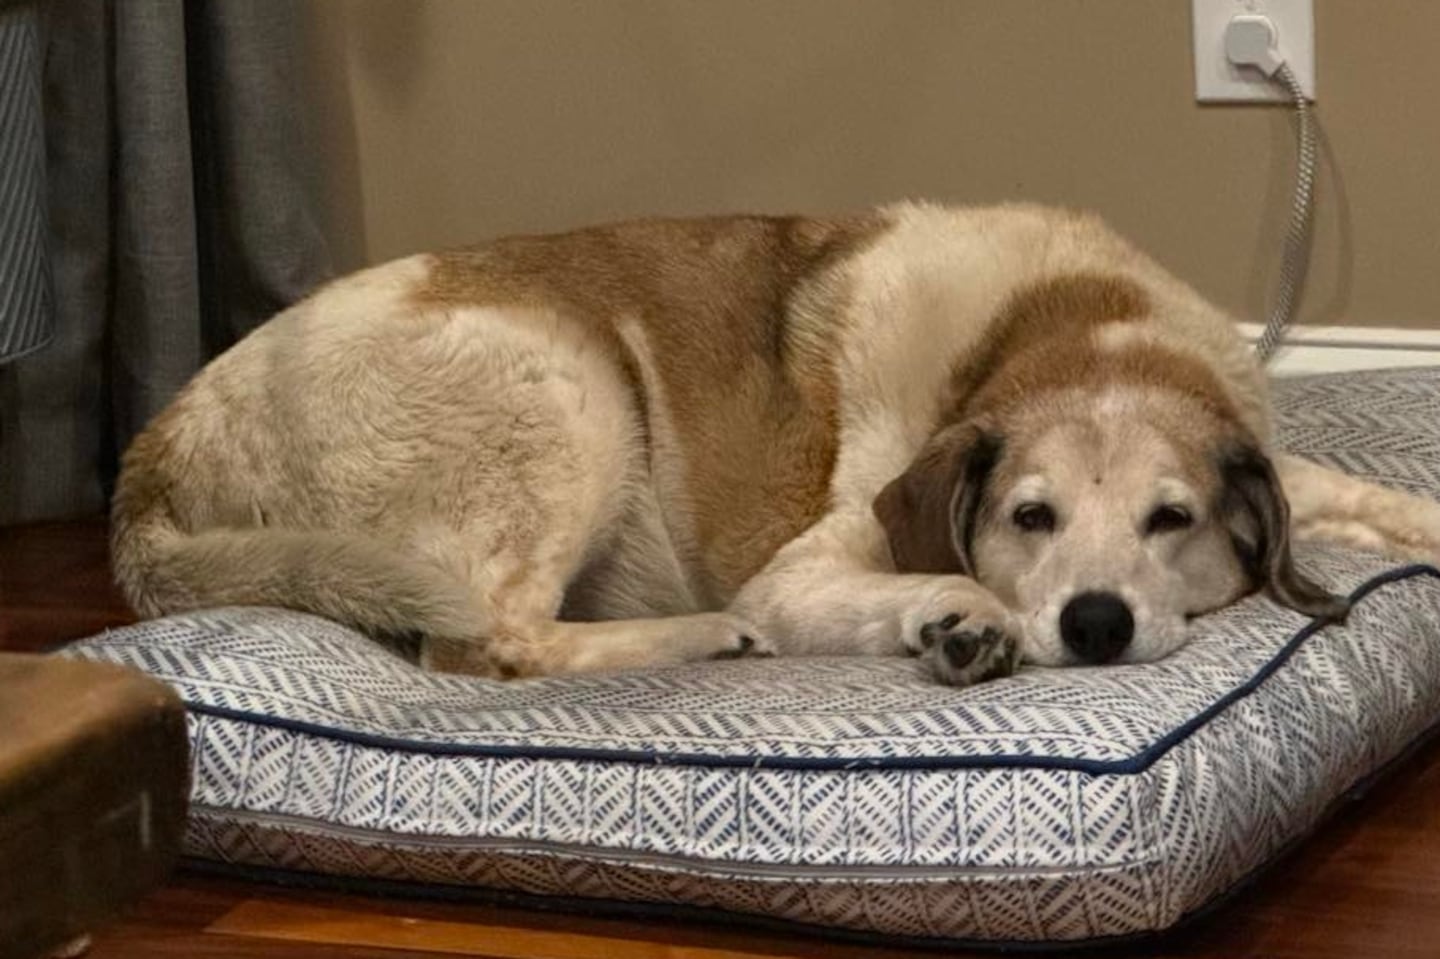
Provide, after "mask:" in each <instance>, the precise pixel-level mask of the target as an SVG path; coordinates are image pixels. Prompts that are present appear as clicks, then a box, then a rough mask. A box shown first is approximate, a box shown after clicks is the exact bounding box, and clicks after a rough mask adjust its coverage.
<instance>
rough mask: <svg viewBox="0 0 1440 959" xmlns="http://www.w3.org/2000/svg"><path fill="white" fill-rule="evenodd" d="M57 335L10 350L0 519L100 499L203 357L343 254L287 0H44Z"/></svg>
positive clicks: (75, 510)
mask: <svg viewBox="0 0 1440 959" xmlns="http://www.w3.org/2000/svg"><path fill="white" fill-rule="evenodd" d="M41 9H42V14H43V16H44V28H45V34H46V58H45V66H44V69H45V77H44V105H45V139H46V151H47V162H46V167H47V174H48V178H49V216H50V250H49V253H50V260H51V269H52V272H53V276H54V290H55V317H56V327H57V330H56V336H55V339H54V341H53V342H52V343H51V345H50V346H49V347H48V348H46V349H44V350H41V351H40V352H38V353H34V354H32V355H30V356H28V357H26V358H24V359H21V360H18V361H16V362H13V363H10V364H8V365H5V366H0V524H6V523H14V522H21V521H28V520H36V519H45V518H54V517H64V516H74V515H83V514H93V513H96V512H99V511H100V510H102V509H103V508H104V505H105V500H106V497H107V495H108V492H109V488H110V484H111V483H112V482H113V479H114V473H115V469H116V464H117V460H118V456H119V454H120V452H121V451H123V449H124V447H125V445H126V444H127V443H128V442H129V440H130V438H131V437H132V436H133V435H134V434H135V432H136V431H137V430H138V429H139V428H140V427H142V426H143V425H144V423H145V422H146V421H147V420H148V419H149V418H150V417H151V416H153V415H154V414H155V413H156V412H158V411H159V410H160V409H161V408H162V407H163V406H164V405H165V403H166V402H167V401H168V400H169V399H170V397H171V396H173V395H174V393H175V392H176V390H178V389H179V388H180V387H181V386H183V385H184V383H185V382H186V381H187V380H188V379H189V378H190V377H191V376H192V375H193V374H194V373H195V371H196V370H197V369H199V368H200V366H202V365H203V364H204V363H205V362H206V361H207V360H208V359H209V358H211V357H212V356H214V355H215V354H216V353H218V352H220V351H221V350H223V349H224V348H225V347H227V346H229V345H230V344H231V343H233V342H234V341H235V340H236V339H238V338H239V337H240V336H243V335H244V334H245V333H246V332H247V331H249V330H250V329H252V328H253V327H254V326H256V325H257V324H258V323H260V322H262V321H263V320H264V319H265V318H266V317H268V316H270V315H271V314H273V313H275V312H276V311H277V310H279V309H281V308H283V307H284V306H286V305H287V304H289V303H292V302H294V301H295V300H296V299H298V298H300V297H301V296H303V295H304V294H305V293H306V292H308V291H309V290H310V289H311V288H313V287H314V286H315V285H316V284H317V283H318V282H320V281H321V280H323V279H324V278H325V277H326V276H327V275H328V274H329V272H330V265H329V263H330V259H329V254H328V251H327V248H326V244H325V240H324V236H323V234H322V232H321V227H320V219H319V215H318V202H317V197H318V196H319V191H318V186H319V184H318V181H317V170H316V166H315V162H314V160H315V158H314V153H313V150H312V149H311V147H312V141H311V140H310V137H309V135H308V134H309V127H308V124H307V121H306V116H305V113H306V111H305V108H304V103H305V98H304V97H303V96H301V95H300V83H301V69H300V67H301V64H300V63H299V62H298V57H299V56H300V54H301V38H300V30H301V28H302V23H301V19H302V9H303V5H301V4H297V3H294V2H293V0H188V2H186V0H112V2H104V0H51V2H47V3H44V4H42V7H41Z"/></svg>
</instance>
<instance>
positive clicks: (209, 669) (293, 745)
mask: <svg viewBox="0 0 1440 959" xmlns="http://www.w3.org/2000/svg"><path fill="white" fill-rule="evenodd" d="M1277 393H1278V395H1277V398H1276V402H1277V409H1278V412H1279V420H1280V423H1281V435H1280V440H1281V445H1283V446H1285V447H1286V448H1289V449H1291V450H1293V451H1296V452H1299V453H1302V454H1305V455H1308V456H1310V457H1312V458H1314V459H1316V460H1319V461H1322V462H1327V463H1330V464H1332V465H1337V466H1340V467H1342V468H1344V469H1346V470H1348V471H1350V472H1354V473H1357V474H1361V475H1366V476H1368V477H1370V478H1374V479H1380V480H1383V481H1385V482H1388V483H1391V484H1393V485H1397V486H1401V487H1404V488H1408V489H1410V490H1412V491H1415V492H1421V493H1427V494H1429V495H1436V494H1437V493H1440V371H1388V372H1377V373H1364V374H1345V375H1336V376H1322V377H1311V378H1304V379H1298V380H1292V381H1289V382H1286V383H1283V384H1282V385H1281V386H1280V387H1279V388H1278V390H1277ZM1300 562H1301V564H1302V566H1303V568H1304V569H1305V570H1306V571H1307V572H1309V573H1311V574H1312V575H1314V576H1315V577H1316V578H1317V579H1319V580H1320V581H1321V582H1322V583H1324V584H1325V585H1326V586H1328V587H1330V588H1332V589H1336V590H1339V591H1344V592H1351V593H1353V594H1354V595H1355V596H1356V597H1357V600H1358V602H1357V604H1356V607H1355V610H1354V612H1353V614H1352V616H1351V618H1350V620H1349V622H1348V623H1347V624H1346V625H1344V626H1329V627H1325V628H1323V629H1322V628H1317V627H1316V626H1315V625H1314V624H1311V623H1309V622H1308V621H1307V620H1306V619H1305V618H1303V617H1301V616H1299V615H1297V614H1295V613H1293V612H1290V611H1288V610H1285V609H1282V608H1279V607H1277V606H1276V605H1274V604H1273V603H1271V602H1269V601H1268V600H1265V599H1263V598H1259V597H1255V598H1251V599H1249V600H1246V601H1245V602H1243V603H1241V604H1238V605H1237V606H1235V607H1232V608H1230V609H1228V610H1226V611H1224V612H1221V613H1219V614H1216V615H1213V616H1210V617H1207V618H1205V619H1204V620H1202V621H1201V622H1200V623H1199V624H1198V626H1197V637H1196V639H1195V640H1194V641H1193V642H1192V643H1191V644H1190V645H1188V646H1187V647H1186V648H1185V649H1183V650H1182V651H1180V652H1179V653H1177V654H1176V655H1174V656H1172V657H1170V658H1168V659H1166V660H1164V661H1162V662H1160V663H1155V664H1150V665H1144V666H1116V667H1104V668H1093V669H1060V670H1041V669H1028V668H1027V669H1025V670H1022V671H1021V673H1020V674H1018V675H1017V676H1014V677H1012V678H1009V679H1005V680H1000V681H996V682H991V683H985V684H982V685H980V686H976V687H972V688H969V689H961V690H957V689H951V688H947V687H943V686H940V685H937V684H935V683H934V682H933V681H932V680H931V679H930V678H929V677H928V676H927V675H926V674H925V673H924V671H923V670H922V668H921V667H920V666H919V664H917V663H916V662H914V661H910V660H905V659H898V658H897V659H884V660H876V659H838V658H837V659H817V660H804V661H793V660H791V661H787V660H754V661H745V660H740V661H734V662H724V663H710V664H703V665H695V666H683V667H667V668H660V669H653V670H646V671H639V672H630V673H617V674H611V675H590V676H579V677H570V678H558V679H544V680H535V681H527V682H517V683H512V684H503V683H495V682H490V681H485V680H476V679H469V678H463V677H453V676H443V675H432V674H427V673H424V672H421V671H419V670H418V669H416V668H415V667H413V666H412V665H410V664H408V663H407V662H406V661H404V660H402V659H401V658H399V657H397V656H396V655H394V654H392V653H391V652H388V651H386V650H384V649H382V648H381V647H380V646H378V645H376V644H374V643H372V642H370V641H368V640H366V639H365V638H363V637H362V636H360V635H358V634H356V633H354V632H352V631H350V630H348V629H346V628H344V627H341V626H338V625H335V624H333V623H330V622H328V621H325V620H322V619H318V618H315V617H312V616H307V615H302V614H298V613H292V612H285V611H280V610H271V609H242V608H236V609H221V610H214V611H208V612H204V613H197V614H193V615H186V616H176V617H171V618H168V619H163V620H158V621H154V622H149V623H143V624H141V625H138V626H134V627H130V628H125V629H119V630H115V631H112V632H109V633H107V634H105V635H102V636H99V637H96V638H93V639H90V640H87V641H85V642H83V643H81V644H78V645H76V646H73V647H71V648H70V650H69V654H70V655H76V656H83V657H88V658H93V659H103V660H110V661H114V662H120V663H125V664H128V665H132V666H137V667H139V668H141V669H143V670H145V671H146V672H149V673H151V674H153V675H155V676H158V677H160V678H162V679H164V680H165V681H167V682H168V683H170V684H172V685H173V686H174V687H175V688H176V689H177V690H178V691H179V693H180V695H181V696H182V697H183V699H184V700H185V701H186V703H187V704H188V706H189V724H190V736H191V742H192V745H193V755H192V760H191V762H192V770H193V777H194V782H193V792H192V797H193V808H192V813H191V821H190V825H189V831H188V836H187V839H186V848H187V851H188V854H189V855H190V856H192V857H199V858H201V859H204V860H211V861H214V862H217V863H222V864H228V865H229V866H232V867H236V868H244V869H249V870H252V871H253V870H256V869H258V870H260V871H269V872H272V873H277V874H292V875H293V874H296V873H302V874H310V875H312V876H313V875H319V876H323V877H328V881H336V882H346V881H358V880H365V881H371V882H376V881H379V882H381V883H383V884H385V885H386V886H387V888H390V889H392V890H394V889H401V890H410V891H416V890H418V891H422V892H428V893H434V894H439V895H455V894H457V893H459V892H461V891H466V890H491V891H494V890H502V891H508V892H510V893H514V892H520V893H528V894H534V895H539V896H545V897H568V898H569V899H570V900H587V901H590V902H591V904H592V905H599V906H603V905H604V904H606V903H608V904H610V905H612V906H615V905H616V904H621V903H623V904H626V905H625V906H624V908H627V909H632V910H633V909H635V908H645V907H646V906H647V905H648V907H649V908H653V909H656V910H658V911H661V912H671V911H675V910H679V911H682V912H684V911H689V910H691V909H693V908H695V907H699V908H701V909H705V910H719V911H724V912H727V913H739V914H747V915H750V916H755V917H765V918H767V919H770V920H776V919H778V920H786V921H789V922H793V923H800V924H805V925H809V926H821V927H827V928H831V929H837V930H848V931H851V932H863V933H870V934H883V935H888V936H898V937H908V938H916V939H928V940H950V941H955V942H966V943H992V944H1001V943H1010V944H1018V943H1035V942H1039V941H1051V942H1065V943H1075V942H1077V941H1082V940H1101V939H1106V938H1109V937H1116V936H1127V935H1134V934H1139V933H1145V932H1150V931H1155V930H1160V929H1164V928H1167V927H1169V926H1171V925H1173V924H1174V923H1176V922H1177V921H1179V920H1181V919H1182V918H1183V917H1185V916H1187V915H1188V914H1191V913H1193V912H1195V911H1196V910H1198V909H1201V908H1202V907H1204V906H1205V905H1207V904H1208V903H1211V902H1212V901H1213V900H1215V899H1216V898H1217V897H1220V896H1222V895H1223V894H1224V893H1225V892H1226V891H1227V890H1230V889H1232V888H1233V887H1235V886H1236V884H1237V883H1239V882H1241V881H1242V880H1243V879H1245V878H1246V877H1247V876H1248V875H1250V874H1251V873H1252V872H1254V871H1255V870H1257V869H1258V868H1260V867H1261V866H1263V865H1264V864H1265V863H1266V862H1267V861H1268V860H1270V859H1271V858H1273V857H1274V856H1276V855H1277V854H1278V853H1279V852H1280V851H1281V850H1283V849H1284V848H1285V847H1286V846H1288V845H1289V844H1291V843H1292V842H1294V841H1295V840H1296V839H1297V838H1299V837H1301V836H1303V835H1304V834H1305V833H1306V832H1307V831H1308V830H1310V829H1311V828H1312V827H1313V826H1314V825H1315V824H1316V823H1317V822H1318V821H1319V820H1320V819H1321V818H1322V817H1323V816H1324V814H1325V812H1326V811H1327V809H1328V808H1329V807H1330V806H1331V805H1332V804H1333V803H1334V802H1336V801H1337V799H1338V798H1340V797H1341V796H1343V795H1344V794H1345V793H1346V792H1347V791H1348V790H1350V789H1352V788H1353V787H1354V786H1355V785H1356V784H1357V783H1359V782H1361V781H1363V780H1365V779H1366V778H1367V777H1369V776H1370V775H1372V774H1373V773H1375V772H1376V771H1377V770H1378V769H1379V768H1380V767H1382V766H1383V765H1384V764H1386V763H1387V762H1389V761H1390V760H1391V759H1393V758H1394V757H1396V756H1398V755H1400V754H1401V753H1402V752H1403V751H1404V750H1405V749H1406V748H1407V746H1409V745H1410V744H1412V743H1414V742H1416V741H1417V740H1418V739H1419V738H1420V737H1422V736H1424V735H1425V734H1426V732H1427V731H1428V730H1429V729H1430V728H1431V727H1432V725H1433V724H1434V723H1435V722H1436V721H1437V718H1440V579H1437V576H1440V574H1437V571H1436V570H1435V569H1432V568H1430V567H1428V566H1402V565H1398V564H1396V563H1394V562H1391V561H1387V560H1384V559H1381V558H1377V557H1374V556H1370V555H1365V554H1361V553H1357V552H1350V551H1346V550H1337V549H1322V548H1305V549H1302V550H1301V551H1300ZM617 908H618V906H617Z"/></svg>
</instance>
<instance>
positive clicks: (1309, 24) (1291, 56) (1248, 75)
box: [1190, 0, 1315, 103]
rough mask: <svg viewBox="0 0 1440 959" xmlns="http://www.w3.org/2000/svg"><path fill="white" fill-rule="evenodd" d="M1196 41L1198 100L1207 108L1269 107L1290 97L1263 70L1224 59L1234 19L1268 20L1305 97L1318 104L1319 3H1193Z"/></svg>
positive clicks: (1224, 0) (1278, 0) (1212, 0)
mask: <svg viewBox="0 0 1440 959" xmlns="http://www.w3.org/2000/svg"><path fill="white" fill-rule="evenodd" d="M1190 4H1191V6H1190V9H1191V16H1192V20H1193V25H1194V37H1195V99H1197V100H1199V101H1201V102H1204V103H1257V102H1259V103H1267V102H1272V101H1274V102H1279V101H1285V100H1289V99H1290V97H1289V95H1288V94H1286V93H1285V92H1284V91H1283V90H1282V89H1281V88H1280V87H1279V86H1278V85H1276V84H1275V83H1274V82H1273V81H1272V80H1270V79H1269V78H1267V77H1266V76H1265V75H1264V74H1263V73H1261V72H1260V71H1259V70H1255V69H1253V68H1250V67H1245V68H1241V67H1237V66H1235V64H1233V63H1231V62H1230V61H1229V59H1228V58H1227V57H1226V56H1225V27H1226V26H1227V25H1228V24H1229V23H1230V19H1231V18H1232V17H1238V16H1241V15H1242V14H1259V15H1261V16H1266V17H1269V18H1270V20H1271V21H1272V22H1273V23H1274V24H1275V30H1276V32H1277V33H1278V34H1279V40H1280V52H1281V53H1282V54H1283V55H1284V57H1285V61H1286V62H1287V63H1289V64H1290V69H1291V70H1293V71H1295V76H1296V78H1297V79H1298V80H1299V81H1300V86H1301V87H1302V88H1303V89H1304V90H1305V95H1306V96H1307V97H1309V98H1310V99H1311V100H1314V99H1315V3H1314V0H1190Z"/></svg>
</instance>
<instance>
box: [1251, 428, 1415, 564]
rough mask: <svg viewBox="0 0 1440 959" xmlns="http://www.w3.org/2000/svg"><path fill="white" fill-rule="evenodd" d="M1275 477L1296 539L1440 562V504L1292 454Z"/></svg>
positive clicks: (1278, 460) (1281, 459) (1279, 461)
mask: <svg viewBox="0 0 1440 959" xmlns="http://www.w3.org/2000/svg"><path fill="white" fill-rule="evenodd" d="M1275 471H1276V473H1277V475H1278V476H1279V477H1280V485H1281V487H1282V488H1283V489H1284V491H1285V498H1286V499H1287V500H1289V502H1290V524H1291V529H1292V530H1293V532H1294V534H1295V536H1296V537H1297V538H1299V539H1302V540H1319V541H1323V542H1330V543H1337V544H1340V545H1344V546H1354V547H1358V548H1360V549H1368V550H1373V551H1375V552H1379V553H1385V554H1387V555H1390V556H1394V557H1397V558H1400V559H1411V560H1418V561H1422V562H1431V563H1435V562H1440V503H1436V502H1434V501H1432V500H1428V499H1424V498H1422V497H1419V496H1414V495H1412V494H1410V493H1405V492H1401V491H1400V490H1395V489H1389V488H1387V487H1384V486H1379V485H1376V484H1375V483H1371V482H1368V481H1366V480H1361V479H1356V478H1355V477H1353V476H1348V475H1346V474H1345V473H1341V472H1339V471H1338V470H1333V469H1330V468H1328V467H1324V466H1320V465H1318V464H1315V463H1311V462H1309V461H1308V460H1304V459H1301V458H1299V457H1298V456H1291V455H1288V454H1281V455H1279V456H1276V457H1275Z"/></svg>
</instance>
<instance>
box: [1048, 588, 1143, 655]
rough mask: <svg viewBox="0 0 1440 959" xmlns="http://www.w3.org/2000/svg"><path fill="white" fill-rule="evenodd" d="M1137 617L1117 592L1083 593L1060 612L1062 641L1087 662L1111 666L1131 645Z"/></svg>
mask: <svg viewBox="0 0 1440 959" xmlns="http://www.w3.org/2000/svg"><path fill="white" fill-rule="evenodd" d="M1134 635H1135V617H1134V616H1132V615H1130V607H1129V606H1126V605H1125V600H1123V599H1121V598H1120V597H1119V596H1116V595H1115V594H1114V593H1081V594H1080V595H1079V596H1076V597H1075V598H1074V599H1072V600H1070V602H1068V603H1066V604H1065V608H1064V609H1063V610H1061V611H1060V638H1061V639H1063V640H1065V645H1066V646H1069V647H1070V648H1071V649H1073V650H1074V651H1075V653H1076V654H1077V655H1078V656H1079V657H1080V659H1081V660H1083V661H1084V662H1087V663H1108V662H1110V660H1112V659H1114V658H1115V657H1116V656H1119V655H1120V654H1121V652H1123V651H1124V649H1125V647H1126V646H1128V645H1130V638H1131V637H1132V636H1134Z"/></svg>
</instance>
